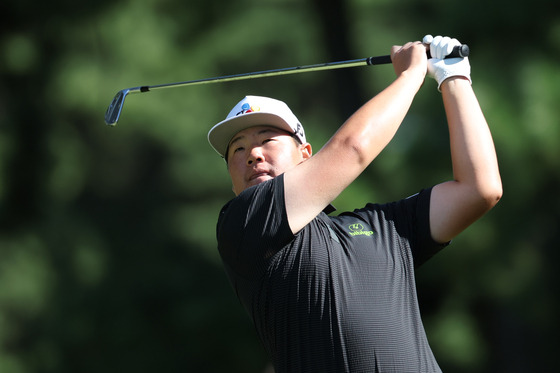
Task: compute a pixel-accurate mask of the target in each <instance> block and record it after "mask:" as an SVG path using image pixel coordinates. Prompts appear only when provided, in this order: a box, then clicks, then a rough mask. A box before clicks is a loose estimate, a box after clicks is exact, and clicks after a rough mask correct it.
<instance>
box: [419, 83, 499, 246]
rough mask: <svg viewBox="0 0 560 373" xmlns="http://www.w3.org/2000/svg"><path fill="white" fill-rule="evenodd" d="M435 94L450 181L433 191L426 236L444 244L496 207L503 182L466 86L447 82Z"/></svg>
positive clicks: (475, 102)
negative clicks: (445, 131) (441, 109)
mask: <svg viewBox="0 0 560 373" xmlns="http://www.w3.org/2000/svg"><path fill="white" fill-rule="evenodd" d="M440 89H441V92H442V96H443V102H444V106H445V111H446V115H447V121H448V124H449V138H450V145H451V160H452V164H453V178H454V180H453V181H449V182H445V183H442V184H439V185H436V186H435V187H434V188H433V190H432V196H431V201H430V230H431V234H432V237H433V238H434V240H436V241H437V242H448V241H450V240H451V239H452V238H454V237H455V236H456V235H458V234H459V233H460V232H461V231H463V230H464V229H465V228H467V227H468V226H469V225H470V224H472V223H474V222H475V221H476V220H477V219H479V218H480V217H482V216H483V215H484V214H485V213H486V212H488V211H489V210H490V209H491V208H492V207H494V206H495V205H496V203H498V201H499V200H500V198H501V196H502V182H501V178H500V172H499V169H498V161H497V157H496V151H495V149H494V142H493V140H492V135H491V134H490V129H489V128H488V124H487V123H486V119H485V118H484V115H483V113H482V110H481V108H480V105H479V103H478V100H477V99H476V96H475V94H474V92H473V90H472V87H471V84H470V82H469V81H468V80H467V79H465V78H462V77H452V78H450V79H447V80H446V81H444V82H443V83H442V84H441V86H440Z"/></svg>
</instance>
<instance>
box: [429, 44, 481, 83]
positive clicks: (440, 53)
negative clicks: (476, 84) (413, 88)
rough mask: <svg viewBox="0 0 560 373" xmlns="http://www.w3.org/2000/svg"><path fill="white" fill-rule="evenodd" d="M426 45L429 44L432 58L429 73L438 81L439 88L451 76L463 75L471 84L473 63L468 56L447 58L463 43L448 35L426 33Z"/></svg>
mask: <svg viewBox="0 0 560 373" xmlns="http://www.w3.org/2000/svg"><path fill="white" fill-rule="evenodd" d="M423 43H424V45H429V47H430V54H431V56H432V58H430V59H429V60H428V75H429V76H431V77H432V78H434V79H435V80H436V81H437V83H438V90H439V91H441V85H442V84H443V82H444V81H445V80H446V79H449V78H451V77H457V76H459V77H463V78H465V79H467V80H468V81H469V82H470V83H471V84H472V80H471V65H470V64H469V59H468V58H467V57H464V58H462V57H460V58H447V59H444V58H445V56H447V55H448V54H450V53H451V52H452V51H453V48H454V47H455V46H458V45H461V43H460V42H459V41H458V40H457V39H452V38H449V37H447V36H436V37H435V38H434V37H432V35H426V36H424V39H423Z"/></svg>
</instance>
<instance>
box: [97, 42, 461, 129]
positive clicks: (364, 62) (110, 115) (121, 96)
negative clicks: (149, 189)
mask: <svg viewBox="0 0 560 373" xmlns="http://www.w3.org/2000/svg"><path fill="white" fill-rule="evenodd" d="M469 53H470V51H469V47H468V46H467V45H466V44H463V45H460V46H457V47H455V48H454V49H453V52H451V54H449V55H448V56H447V57H446V58H452V57H467V56H468V55H469ZM429 57H430V56H429V52H428V58H429ZM390 63H391V56H390V55H385V56H378V57H367V58H361V59H357V60H348V61H340V62H327V63H322V64H316V65H306V66H297V67H287V68H283V69H275V70H265V71H257V72H251V73H244V74H237V75H226V76H219V77H215V78H206V79H198V80H189V81H185V82H177V83H167V84H157V85H145V86H139V87H133V88H127V89H123V90H121V91H119V92H118V93H117V95H116V96H115V98H114V99H113V101H112V102H111V104H110V105H109V108H108V109H107V112H106V113H105V123H107V124H108V125H115V124H116V123H117V121H118V120H119V117H120V114H121V111H122V108H123V106H124V100H125V98H126V96H127V95H128V94H130V93H139V92H149V91H153V90H156V89H162V88H171V87H184V86H190V85H199V84H209V83H218V82H219V83H225V82H231V81H236V80H246V79H256V78H265V77H272V76H280V75H288V74H297V73H303V72H311V71H322V70H334V69H342V68H347V67H357V66H369V65H382V64H390Z"/></svg>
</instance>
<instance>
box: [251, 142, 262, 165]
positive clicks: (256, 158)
mask: <svg viewBox="0 0 560 373" xmlns="http://www.w3.org/2000/svg"><path fill="white" fill-rule="evenodd" d="M262 161H264V155H263V152H262V148H261V147H259V146H256V147H254V148H253V149H251V151H250V152H249V156H248V157H247V165H249V166H250V165H252V164H253V163H255V162H257V163H258V162H262Z"/></svg>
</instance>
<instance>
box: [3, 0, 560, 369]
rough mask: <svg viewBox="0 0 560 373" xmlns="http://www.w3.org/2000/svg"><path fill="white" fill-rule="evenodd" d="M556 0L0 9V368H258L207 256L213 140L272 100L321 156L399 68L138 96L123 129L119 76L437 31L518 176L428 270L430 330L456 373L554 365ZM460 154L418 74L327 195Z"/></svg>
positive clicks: (413, 187) (391, 195)
mask: <svg viewBox="0 0 560 373" xmlns="http://www.w3.org/2000/svg"><path fill="white" fill-rule="evenodd" d="M548 8H549V6H548V4H547V3H545V2H544V0H537V2H536V3H531V4H528V3H523V2H520V1H517V2H513V3H512V2H511V1H510V2H508V3H507V4H506V3H504V1H503V0H500V1H498V2H494V3H491V4H490V3H488V2H481V1H474V2H472V3H469V6H468V7H465V5H464V4H461V3H457V4H455V3H449V4H447V3H446V4H442V3H441V2H437V1H432V0H422V1H420V2H419V1H411V0H401V1H397V2H388V1H383V0H375V1H366V0H352V1H346V2H344V1H342V0H329V1H326V2H325V1H323V2H319V1H315V0H313V1H295V0H271V1H268V2H257V1H252V0H242V1H238V2H230V3H224V2H218V1H188V2H177V1H173V0H157V1H156V0H138V1H126V0H121V1H117V2H115V1H112V2H108V1H95V2H93V1H86V2H82V3H80V4H75V3H70V2H68V1H61V0H55V1H54V2H50V3H40V2H36V1H29V0H24V1H21V0H20V1H17V2H16V1H10V0H8V1H4V2H2V3H1V4H0V12H1V13H2V14H3V15H4V21H3V23H2V24H1V25H0V30H1V32H0V79H1V82H2V84H0V372H7V373H12V372H13V373H23V372H45V373H46V372H57V373H59V372H76V371H79V372H99V371H103V372H112V371H115V372H116V371H119V372H120V371H123V370H124V371H129V370H134V371H138V372H143V371H154V370H158V371H159V370H162V371H168V372H174V371H177V372H179V371H180V372H184V371H193V372H199V371H206V372H219V371H228V372H262V371H263V370H264V369H265V367H266V365H267V357H266V356H265V355H264V352H263V350H262V349H261V347H260V346H259V343H258V341H257V339H256V335H255V333H254V331H253V328H252V325H251V324H250V321H249V319H248V317H247V316H246V315H245V314H244V312H243V310H242V308H241V306H240V305H239V303H238V302H237V300H236V299H235V296H234V294H233V292H232V291H231V288H230V286H229V284H228V283H227V280H226V277H225V275H224V273H223V270H222V268H221V264H220V261H219V258H218V255H217V253H216V250H215V222H216V218H217V215H218V212H219V210H220V208H221V206H222V205H223V204H224V203H225V202H226V201H227V200H228V199H229V198H231V197H232V193H231V190H230V183H229V180H228V177H227V173H226V172H225V165H224V163H223V161H222V160H220V159H219V157H217V156H216V155H215V154H214V153H213V151H212V150H211V148H210V147H209V146H208V145H207V143H206V141H205V137H206V133H207V131H208V129H209V128H210V127H211V126H212V125H213V124H214V123H216V122H218V121H219V120H222V119H223V118H224V117H225V116H226V114H227V112H228V111H229V109H230V107H232V106H233V105H234V104H235V103H236V102H237V101H238V100H239V99H240V98H241V97H243V96H244V95H246V94H262V95H269V96H273V97H277V98H280V99H282V100H284V101H286V102H288V104H290V106H292V107H293V109H294V111H295V112H296V114H297V115H298V117H299V118H300V119H301V120H302V121H303V122H304V125H305V127H306V130H307V133H308V136H309V138H310V140H311V142H312V144H313V146H314V148H315V151H316V150H318V149H319V148H320V147H321V146H322V144H323V143H324V142H325V141H326V140H327V139H328V138H329V137H330V135H331V134H332V133H333V132H334V131H335V130H336V128H337V127H338V126H339V125H340V124H341V123H342V121H343V120H344V119H345V118H346V117H347V116H348V115H349V114H350V113H351V112H352V111H353V110H355V109H356V108H357V107H358V106H359V105H361V104H362V103H363V102H364V101H365V100H366V99H367V98H368V97H370V96H372V95H374V94H375V93H377V92H378V91H379V90H381V89H382V88H383V87H384V86H385V85H386V84H387V83H388V82H389V81H390V80H391V79H393V76H394V73H393V70H392V68H391V66H379V67H370V68H361V69H351V70H340V71H332V72H322V73H313V74H304V75H297V76H290V77H283V78H269V79H262V80H254V81H246V82H238V83H226V84H219V85H213V86H200V87H196V88H192V89H190V88H188V89H187V88H185V89H181V90H168V91H159V92H157V93H156V92H152V93H149V94H142V95H133V96H131V97H129V98H128V99H127V103H126V105H125V108H124V111H123V115H122V117H121V122H120V123H119V125H118V127H117V128H114V129H112V128H108V127H106V126H104V125H103V123H102V120H103V119H102V115H103V112H104V111H105V109H106V107H107V105H108V104H109V102H110V99H111V98H112V97H111V96H112V95H113V94H114V93H116V91H118V90H119V89H122V88H126V87H131V86H137V85H140V84H157V83H165V82H171V81H180V80H190V79H196V78H203V77H210V76H219V75H225V74H234V73H242V72H248V71H255V70H263V69H268V68H279V67H287V66H297V65H303V64H312V63H319V62H326V61H334V60H343V59H350V58H361V57H367V56H371V55H380V54H387V53H389V48H390V46H391V45H394V44H399V43H403V42H405V41H407V40H411V39H419V38H421V37H422V36H423V35H424V34H425V33H433V34H435V33H442V34H449V35H456V36H457V37H458V38H459V39H460V40H462V41H465V42H467V43H468V44H469V45H471V48H472V56H471V64H472V66H473V80H474V83H473V84H474V88H475V90H476V91H477V93H478V94H479V98H480V100H481V104H482V106H483V108H484V110H485V113H486V115H487V119H488V121H489V123H490V125H491V128H492V130H493V133H494V138H495V142H496V146H497V150H498V154H499V158H500V163H501V169H502V176H503V181H504V188H505V195H504V198H503V200H502V201H501V202H500V204H499V205H498V206H497V208H496V209H495V210H493V211H492V212H491V213H490V214H489V215H488V216H486V217H484V218H483V219H482V220H481V221H480V222H478V223H476V224H475V225H474V226H472V227H471V228H469V229H468V230H467V231H466V232H465V233H464V234H463V235H461V236H460V237H459V238H457V239H456V240H455V242H454V243H453V245H452V246H451V247H450V248H448V249H447V250H446V251H444V252H443V253H441V254H440V255H438V256H437V257H436V258H434V259H433V260H432V261H431V262H430V263H428V264H427V265H426V266H425V267H424V268H422V269H421V270H420V271H419V272H418V274H417V276H418V282H419V297H420V301H421V304H422V308H423V315H424V320H425V323H426V327H427V333H428V337H429V339H430V341H431V343H432V346H433V348H434V350H435V354H436V356H437V358H438V360H439V361H440V363H441V366H442V368H443V370H444V371H453V372H472V371H477V372H495V371H507V372H527V371H551V370H553V369H554V367H555V366H556V364H555V361H554V357H555V352H556V350H557V349H558V347H560V346H559V345H558V342H557V338H556V334H557V333H558V331H559V328H558V321H557V318H556V315H557V314H558V313H559V311H560V310H559V303H558V299H557V294H558V281H559V276H558V274H557V271H556V270H555V269H554V264H555V263H557V262H558V259H559V258H558V255H559V254H558V250H556V249H557V246H558V243H557V242H558V238H559V237H558V235H559V233H558V229H557V226H558V221H559V211H560V198H559V197H558V193H557V189H558V185H559V181H560V180H559V178H560V176H559V175H560V174H559V172H558V169H559V166H560V164H559V162H560V150H559V149H560V148H559V147H558V141H559V138H560V127H559V126H558V123H557V122H558V119H557V118H559V117H560V112H559V111H560V108H559V106H558V105H557V104H556V102H557V101H558V99H559V98H560V91H559V90H560V88H559V87H560V72H559V70H558V68H557V66H558V65H557V62H556V61H557V58H558V55H559V53H560V22H559V19H560V18H559V14H558V12H557V11H555V10H550V11H547V12H545V13H544V14H542V12H541V10H542V9H548ZM458 15H460V16H458ZM474 25H476V27H473V26H474ZM448 153H449V150H448V141H447V129H446V128H445V117H444V114H443V112H442V106H441V103H440V97H439V94H438V93H437V91H436V89H435V83H434V82H432V81H426V83H425V85H424V87H423V88H422V90H421V91H420V93H419V95H418V97H417V100H416V101H415V104H414V105H413V107H412V109H411V111H410V115H409V116H408V117H407V119H406V120H405V123H404V124H403V126H402V128H401V129H400V130H399V133H398V134H397V137H396V138H395V140H394V141H393V142H392V143H391V144H390V145H389V147H388V148H387V149H386V150H385V151H384V152H383V153H382V154H381V155H380V157H379V158H378V159H377V160H376V162H375V163H374V164H373V165H372V167H370V168H369V169H368V170H366V172H365V173H364V174H363V175H362V176H361V177H360V178H359V180H357V182H356V183H355V184H354V185H352V186H351V187H350V188H349V189H348V191H347V192H345V193H344V194H343V195H341V196H340V197H339V198H338V199H337V201H336V202H335V204H336V205H337V207H339V209H341V210H344V209H350V208H354V207H357V206H360V205H362V204H365V203H366V202H368V201H377V202H385V201H389V200H392V199H397V198H402V197H404V196H407V195H410V194H412V193H415V192H416V191H417V190H419V189H420V188H423V187H426V186H430V185H433V184H435V183H438V182H441V181H443V180H446V179H449V178H451V177H452V175H451V170H450V163H449V154H448ZM543 197H544V198H546V199H545V200H544V201H543Z"/></svg>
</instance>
